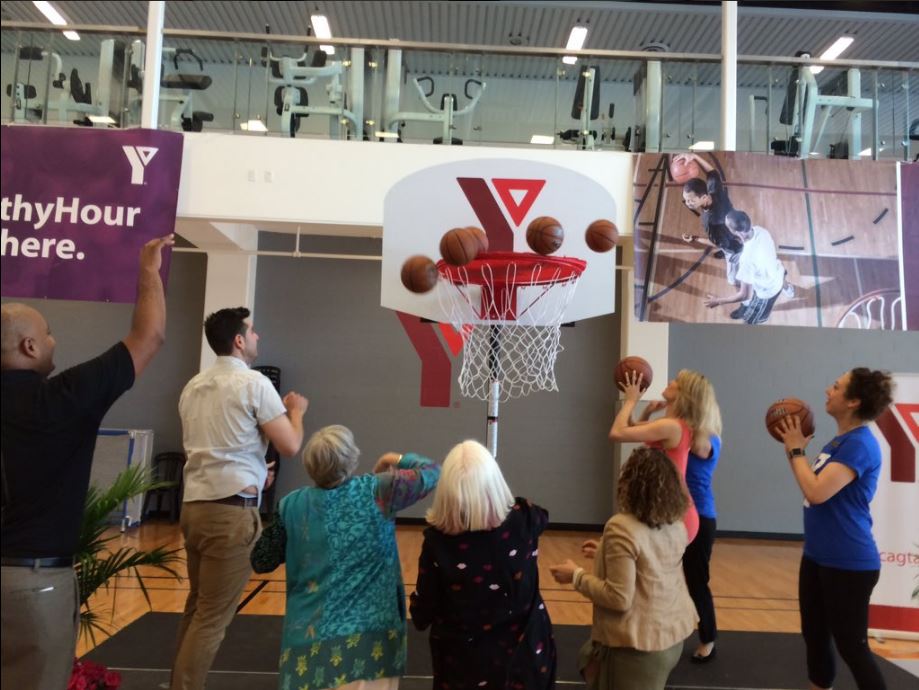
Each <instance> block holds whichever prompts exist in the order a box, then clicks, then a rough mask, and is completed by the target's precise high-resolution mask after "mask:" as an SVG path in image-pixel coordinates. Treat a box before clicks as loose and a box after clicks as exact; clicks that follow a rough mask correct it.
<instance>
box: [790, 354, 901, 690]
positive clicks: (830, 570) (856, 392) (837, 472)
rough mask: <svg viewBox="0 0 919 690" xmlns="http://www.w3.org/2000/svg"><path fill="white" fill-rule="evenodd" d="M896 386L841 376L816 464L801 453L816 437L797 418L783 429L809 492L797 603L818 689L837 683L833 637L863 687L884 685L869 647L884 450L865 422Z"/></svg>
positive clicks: (871, 376)
mask: <svg viewBox="0 0 919 690" xmlns="http://www.w3.org/2000/svg"><path fill="white" fill-rule="evenodd" d="M892 387H893V386H892V382H891V380H890V375H889V374H887V373H886V372H883V371H872V370H871V369H867V368H865V367H859V368H857V369H852V370H851V371H847V372H846V373H845V374H843V375H842V376H840V377H839V378H838V379H836V381H835V382H833V384H832V385H831V386H830V387H829V388H827V390H826V411H827V413H828V414H829V415H830V416H831V417H832V418H833V419H835V420H836V425H837V432H836V436H835V437H834V438H833V440H832V441H830V442H829V443H828V444H826V445H825V446H824V447H823V450H822V451H821V453H820V455H818V456H817V457H816V459H815V460H814V462H813V464H811V463H810V462H809V461H808V459H807V455H806V453H805V450H804V449H805V447H806V446H807V443H808V442H809V441H810V440H811V438H813V437H812V436H809V437H806V438H805V436H804V434H803V433H802V431H801V426H800V424H799V422H798V419H797V417H794V416H789V417H785V418H784V420H783V421H782V423H781V425H780V427H779V430H780V433H781V434H782V438H783V441H784V443H785V452H786V453H787V455H788V460H789V462H790V463H791V470H792V472H793V473H794V475H795V479H796V480H797V482H798V486H800V487H801V492H802V493H803V494H804V555H803V557H802V558H801V571H800V574H799V577H798V599H799V602H800V607H801V632H802V634H803V635H804V643H805V645H806V646H807V675H808V679H809V680H810V682H811V687H812V688H814V689H816V690H819V689H821V688H830V687H832V685H833V680H834V677H835V674H836V673H835V667H834V660H833V644H832V641H834V640H835V642H836V648H837V650H838V651H839V655H840V656H841V657H842V658H843V660H844V661H845V662H846V664H847V665H848V666H849V668H850V669H851V671H852V675H853V677H854V678H855V682H856V684H857V685H858V687H859V689H860V690H864V689H866V688H871V690H884V688H885V687H886V686H885V684H884V678H883V677H882V676H881V672H880V670H879V669H878V666H877V664H876V663H875V661H874V656H873V655H872V653H871V649H870V647H869V646H868V601H869V599H870V598H871V591H872V590H873V589H874V586H875V585H876V584H877V581H878V576H879V575H880V570H881V561H880V555H879V554H878V548H877V545H876V544H875V542H874V537H873V536H872V534H871V512H870V510H869V504H870V503H871V499H872V498H873V497H874V492H875V490H876V489H877V482H878V474H879V473H880V469H881V450H880V447H879V446H878V442H877V440H875V438H874V435H873V434H872V433H871V431H870V430H869V429H868V427H867V424H868V422H871V421H872V420H874V419H876V418H877V417H878V416H880V414H881V413H882V412H883V411H884V410H885V409H886V408H887V406H888V405H889V404H890V402H891V400H892V399H893V398H892V396H891V391H892Z"/></svg>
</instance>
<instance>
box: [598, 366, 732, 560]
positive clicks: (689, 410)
mask: <svg viewBox="0 0 919 690" xmlns="http://www.w3.org/2000/svg"><path fill="white" fill-rule="evenodd" d="M641 383H642V377H641V375H640V374H637V373H636V372H635V371H629V372H626V375H625V381H624V382H622V383H620V384H619V387H620V388H621V389H622V392H623V393H624V394H625V400H623V403H622V408H621V409H620V410H619V414H617V415H616V418H615V419H614V420H613V426H612V428H610V430H609V437H610V440H613V441H618V442H620V443H646V444H647V445H649V446H651V447H652V448H660V449H662V450H663V451H664V452H665V453H666V454H667V457H669V458H670V460H671V461H672V462H673V464H674V465H676V468H677V470H679V472H680V476H681V477H682V478H683V480H684V482H685V480H686V466H687V464H688V462H689V451H690V450H691V449H695V450H696V451H697V453H698V454H700V455H701V456H702V457H708V455H709V454H710V452H711V449H710V443H711V441H710V438H711V436H712V434H713V433H717V431H719V430H720V415H719V414H718V407H717V404H716V403H715V394H714V391H713V390H712V386H711V384H710V383H709V382H708V380H707V379H706V378H705V377H704V376H703V375H702V374H700V373H698V372H696V371H692V370H690V369H683V370H681V371H680V373H678V374H677V375H676V378H675V379H673V380H672V381H671V382H670V383H668V384H667V387H666V388H665V389H664V393H663V398H664V400H663V402H660V401H653V402H651V403H649V404H648V406H647V407H646V408H645V411H644V413H643V414H642V416H641V419H640V420H639V421H638V422H634V421H632V412H633V411H634V410H635V405H636V403H637V402H638V401H639V400H640V399H641V393H642V386H641ZM661 409H663V410H665V413H664V416H663V417H661V418H659V419H654V420H651V419H650V416H651V415H652V414H654V413H655V412H657V411H658V410H661ZM716 415H717V416H716ZM713 420H714V421H713ZM716 421H717V422H718V423H717V427H716V426H715V422H716ZM706 444H709V447H706ZM687 493H688V492H687ZM683 524H685V525H686V533H687V534H688V535H689V541H690V542H692V541H693V540H694V539H695V538H696V534H698V532H699V513H698V512H697V511H696V507H695V505H694V504H693V503H692V501H690V502H689V507H688V508H687V510H686V515H684V517H683Z"/></svg>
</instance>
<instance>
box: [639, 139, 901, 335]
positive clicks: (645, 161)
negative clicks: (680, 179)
mask: <svg viewBox="0 0 919 690" xmlns="http://www.w3.org/2000/svg"><path fill="white" fill-rule="evenodd" d="M702 155H703V156H704V157H705V158H706V159H707V160H709V161H712V160H713V158H712V156H711V154H702ZM668 160H669V159H668V157H667V156H666V155H663V156H662V155H661V154H650V155H649V154H643V155H642V156H641V157H640V158H639V162H638V164H637V165H636V167H635V180H634V191H635V199H634V202H635V222H636V225H635V300H636V309H637V310H638V311H639V312H643V316H642V317H641V318H643V319H644V320H648V321H675V322H681V321H689V322H693V323H731V319H730V317H729V316H728V314H729V313H730V311H731V310H732V309H733V308H734V307H736V306H737V305H725V306H720V307H716V308H715V309H708V308H706V307H705V306H704V305H703V303H702V302H703V300H704V299H705V297H706V295H708V294H711V295H715V296H725V295H729V294H732V293H733V292H734V291H735V290H736V289H735V288H732V287H731V286H729V285H728V283H727V281H726V277H725V262H724V260H723V259H721V258H715V256H714V253H715V252H714V250H708V251H707V249H706V248H707V246H708V245H707V244H703V243H701V242H699V241H695V242H692V243H686V242H685V241H684V240H683V239H682V237H681V236H682V235H683V234H684V233H685V234H688V235H694V236H696V237H698V236H700V235H701V236H702V237H704V236H705V233H704V230H703V229H702V224H701V222H700V220H699V218H698V216H697V215H696V214H694V213H693V212H692V211H690V210H689V209H688V208H686V207H685V206H684V204H683V199H682V185H679V184H676V183H674V182H673V181H671V180H670V179H669V176H668V175H667V173H666V164H667V161H668ZM715 160H717V161H718V163H719V164H720V165H721V166H722V167H723V174H724V178H725V180H726V182H727V189H728V195H729V197H730V199H731V203H732V204H733V206H734V208H737V209H740V210H743V211H746V212H747V213H748V214H749V216H750V218H751V219H752V221H753V223H754V225H760V226H762V227H764V228H766V229H767V230H768V231H769V232H770V234H771V235H772V237H773V239H774V240H775V244H776V248H777V250H778V257H779V260H780V261H781V262H782V263H783V264H784V265H785V268H786V270H787V271H788V280H789V282H790V283H791V284H792V285H794V286H795V288H796V294H795V296H794V297H792V298H788V297H784V296H782V297H779V300H778V301H777V302H776V305H775V307H774V309H773V312H772V315H771V316H770V318H769V321H768V322H767V323H768V324H770V325H784V326H830V327H835V326H836V325H837V323H838V322H839V320H840V319H841V318H842V316H843V314H845V312H846V309H847V307H848V306H849V305H851V304H852V303H853V302H855V301H856V300H857V299H858V298H859V297H861V296H863V295H866V294H868V293H871V292H873V291H876V290H899V262H898V256H899V250H898V240H897V196H896V166H895V164H886V163H868V162H866V163H865V164H862V165H855V164H853V163H850V162H848V161H836V160H808V161H800V160H796V159H789V158H782V157H777V156H758V155H751V154H736V155H734V156H723V155H722V154H718V155H717V158H716V159H715ZM645 288H647V289H645ZM889 299H890V298H889V297H888V305H889ZM888 319H889V316H888Z"/></svg>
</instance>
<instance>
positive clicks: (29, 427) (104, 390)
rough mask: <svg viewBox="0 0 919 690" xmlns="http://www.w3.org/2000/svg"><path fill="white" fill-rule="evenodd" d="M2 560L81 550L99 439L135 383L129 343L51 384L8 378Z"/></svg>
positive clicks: (12, 374)
mask: <svg viewBox="0 0 919 690" xmlns="http://www.w3.org/2000/svg"><path fill="white" fill-rule="evenodd" d="M2 379H3V386H2V401H3V411H2V424H3V471H4V481H3V484H4V487H3V488H4V492H5V496H4V511H3V512H4V515H3V528H2V530H3V555H4V556H8V557H19V558H48V557H70V556H72V555H73V554H74V553H75V552H76V549H77V543H78V540H79V535H80V523H81V521H82V518H83V506H84V503H85V502H86V491H87V489H88V488H89V475H90V468H91V466H92V460H93V451H94V450H95V448H96V434H97V433H98V431H99V425H100V424H101V423H102V419H103V417H105V414H106V412H108V410H109V408H110V407H111V406H112V404H113V403H114V402H115V401H116V400H117V399H118V397H119V396H120V395H121V394H122V393H124V392H125V391H126V390H128V389H129V388H130V387H131V386H132V385H133V384H134V361H133V359H132V358H131V353H130V352H129V351H128V348H127V347H126V346H125V345H124V343H117V344H116V345H114V346H113V347H111V348H110V349H109V350H108V351H107V352H105V353H104V354H102V355H100V356H99V357H96V358H95V359H91V360H89V361H87V362H84V363H83V364H79V365H77V366H75V367H72V368H70V369H67V370H65V371H62V372H61V373H60V374H58V375H57V376H52V377H51V378H45V377H43V376H42V375H41V374H39V373H38V372H35V371H31V370H26V369H12V370H6V371H4V372H3V373H2Z"/></svg>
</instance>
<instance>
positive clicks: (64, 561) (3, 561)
mask: <svg viewBox="0 0 919 690" xmlns="http://www.w3.org/2000/svg"><path fill="white" fill-rule="evenodd" d="M0 565H6V566H17V567H21V568H72V567H73V556H69V557H68V556H61V557H51V558H15V557H13V556H3V557H2V558H0Z"/></svg>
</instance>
